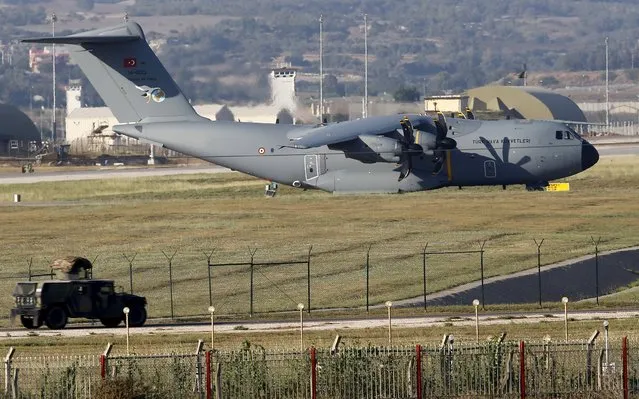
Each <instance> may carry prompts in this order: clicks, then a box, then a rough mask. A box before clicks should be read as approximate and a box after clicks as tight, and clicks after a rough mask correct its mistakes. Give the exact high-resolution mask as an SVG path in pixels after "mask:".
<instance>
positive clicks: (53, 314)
mask: <svg viewBox="0 0 639 399" xmlns="http://www.w3.org/2000/svg"><path fill="white" fill-rule="evenodd" d="M67 319H68V317H67V312H66V311H65V310H64V309H62V307H60V306H54V307H52V308H51V309H49V310H48V311H47V314H46V316H45V317H44V323H45V324H46V325H47V327H49V328H50V329H52V330H61V329H63V328H64V326H66V325H67Z"/></svg>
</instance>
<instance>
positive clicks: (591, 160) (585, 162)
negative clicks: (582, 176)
mask: <svg viewBox="0 0 639 399" xmlns="http://www.w3.org/2000/svg"><path fill="white" fill-rule="evenodd" d="M597 161H599V152H597V150H596V149H595V147H594V146H593V145H592V144H590V143H589V142H587V141H584V142H583V144H582V145H581V170H586V169H588V168H590V167H591V166H593V165H594V164H596V163H597Z"/></svg>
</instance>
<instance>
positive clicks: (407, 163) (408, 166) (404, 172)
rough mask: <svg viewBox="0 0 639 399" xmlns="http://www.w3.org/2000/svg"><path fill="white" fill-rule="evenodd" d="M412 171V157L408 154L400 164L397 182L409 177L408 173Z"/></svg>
mask: <svg viewBox="0 0 639 399" xmlns="http://www.w3.org/2000/svg"><path fill="white" fill-rule="evenodd" d="M412 170H413V157H411V156H410V154H406V159H404V162H402V168H401V170H400V172H399V178H398V179H397V181H402V180H404V179H405V178H407V177H408V176H409V175H410V172H411V171H412Z"/></svg>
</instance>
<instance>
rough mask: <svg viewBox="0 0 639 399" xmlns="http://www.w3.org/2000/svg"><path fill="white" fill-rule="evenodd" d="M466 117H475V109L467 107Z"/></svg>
mask: <svg viewBox="0 0 639 399" xmlns="http://www.w3.org/2000/svg"><path fill="white" fill-rule="evenodd" d="M466 117H467V118H468V119H475V114H473V111H471V109H470V108H469V107H466Z"/></svg>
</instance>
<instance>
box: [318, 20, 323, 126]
mask: <svg viewBox="0 0 639 399" xmlns="http://www.w3.org/2000/svg"><path fill="white" fill-rule="evenodd" d="M319 29H320V31H319V47H320V48H319V50H320V56H319V63H320V67H319V68H320V70H319V74H320V76H319V78H320V100H319V102H320V103H319V111H320V112H319V113H320V123H324V64H323V63H324V61H323V58H324V48H323V45H324V43H323V36H324V16H323V15H320V18H319Z"/></svg>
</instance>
